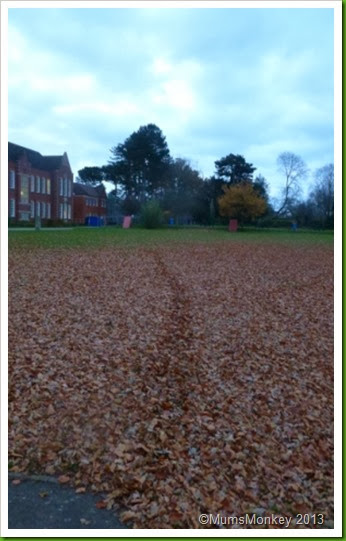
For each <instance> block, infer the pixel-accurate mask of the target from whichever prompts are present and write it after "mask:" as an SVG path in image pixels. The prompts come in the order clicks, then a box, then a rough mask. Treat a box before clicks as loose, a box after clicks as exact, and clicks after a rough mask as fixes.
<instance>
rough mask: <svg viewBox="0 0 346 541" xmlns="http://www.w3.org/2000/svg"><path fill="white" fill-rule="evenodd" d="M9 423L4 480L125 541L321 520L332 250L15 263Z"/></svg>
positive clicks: (327, 441)
mask: <svg viewBox="0 0 346 541" xmlns="http://www.w3.org/2000/svg"><path fill="white" fill-rule="evenodd" d="M9 420H10V425H9V460H10V461H11V466H12V471H29V472H34V473H47V474H55V475H58V476H60V477H61V478H62V479H63V481H64V483H71V484H73V485H74V486H75V487H76V489H77V491H78V492H83V491H84V490H85V489H87V490H90V489H92V490H95V491H103V492H105V493H106V494H107V497H106V499H105V503H104V505H106V506H108V508H111V507H113V506H114V505H117V504H121V506H122V508H124V509H126V511H125V512H124V513H123V515H122V519H123V520H124V521H128V522H129V523H130V524H133V526H134V527H136V528H139V527H144V528H172V527H174V528H201V527H205V526H201V525H200V524H199V522H198V516H199V514H200V513H214V514H216V513H223V514H225V515H238V516H240V515H242V514H244V513H251V512H253V511H255V512H256V511H257V512H260V511H259V510H262V512H266V513H272V512H274V513H276V514H281V515H286V516H294V515H295V514H296V513H323V514H324V515H325V517H326V520H328V521H332V520H333V253H332V249H331V248H329V247H323V246H316V247H314V246H309V247H302V246H301V247H294V246H285V245H282V244H281V245H268V244H267V245H259V244H256V245H250V244H247V245H241V244H240V243H239V244H234V245H232V244H228V243H227V244H219V245H203V244H200V245H194V246H186V245H185V246H184V245H181V246H174V247H172V246H153V247H150V248H149V247H147V248H143V247H142V248H133V249H129V250H127V249H124V248H118V249H104V250H101V249H100V250H89V251H75V252H72V251H71V250H69V251H53V250H52V251H49V250H35V251H32V252H30V253H28V252H25V251H24V250H14V251H12V252H11V253H10V255H9Z"/></svg>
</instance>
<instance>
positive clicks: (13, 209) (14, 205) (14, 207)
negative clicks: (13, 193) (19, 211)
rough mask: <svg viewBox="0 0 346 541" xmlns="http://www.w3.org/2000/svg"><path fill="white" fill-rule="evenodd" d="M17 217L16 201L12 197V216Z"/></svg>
mask: <svg viewBox="0 0 346 541" xmlns="http://www.w3.org/2000/svg"><path fill="white" fill-rule="evenodd" d="M15 217H16V202H15V200H14V199H10V218H15Z"/></svg>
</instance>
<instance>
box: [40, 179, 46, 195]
mask: <svg viewBox="0 0 346 541" xmlns="http://www.w3.org/2000/svg"><path fill="white" fill-rule="evenodd" d="M41 193H46V179H45V178H44V177H41Z"/></svg>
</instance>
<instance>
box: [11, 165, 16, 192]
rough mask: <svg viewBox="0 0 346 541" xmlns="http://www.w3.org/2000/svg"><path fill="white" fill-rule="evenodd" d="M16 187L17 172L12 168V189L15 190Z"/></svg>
mask: <svg viewBox="0 0 346 541" xmlns="http://www.w3.org/2000/svg"><path fill="white" fill-rule="evenodd" d="M15 187H16V173H15V171H13V170H12V169H10V188H11V190H14V189H15Z"/></svg>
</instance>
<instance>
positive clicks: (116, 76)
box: [8, 2, 334, 196]
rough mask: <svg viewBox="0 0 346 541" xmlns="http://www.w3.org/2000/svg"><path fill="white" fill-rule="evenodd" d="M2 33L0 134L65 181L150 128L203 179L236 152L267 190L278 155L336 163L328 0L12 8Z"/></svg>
mask: <svg viewBox="0 0 346 541" xmlns="http://www.w3.org/2000/svg"><path fill="white" fill-rule="evenodd" d="M313 4H314V3H313V2H312V5H313ZM43 5H45V4H43ZM46 5H47V4H46ZM61 5H62V6H63V5H64V3H62V4H61ZM65 5H66V4H65ZM259 5H260V4H259ZM272 5H273V6H275V5H276V6H278V3H276V2H272ZM8 36H9V46H8V61H9V79H8V84H9V86H8V90H9V140H10V141H11V142H13V143H17V144H19V145H23V146H27V147H29V148H32V149H34V150H37V151H39V152H41V154H46V155H48V154H62V153H63V152H64V151H66V152H67V154H68V157H69V160H70V163H71V167H72V170H73V172H74V174H75V175H77V173H78V170H79V169H81V168H83V167H85V166H91V165H99V166H101V165H104V164H106V163H107V162H108V160H109V158H110V152H109V150H110V148H111V147H113V146H116V145H117V144H118V143H122V142H124V140H125V139H126V138H127V137H128V136H129V135H130V134H131V133H132V132H134V131H136V130H138V128H139V127H140V126H142V125H145V124H148V123H155V124H157V126H159V128H160V129H161V130H162V132H163V134H164V135H165V137H166V139H167V143H168V146H169V149H170V152H171V155H172V156H173V157H183V158H187V159H189V160H190V161H191V163H192V165H193V166H194V167H195V168H197V169H198V170H199V171H200V172H201V173H202V175H203V176H205V177H206V176H209V175H211V174H213V173H214V170H215V167H214V162H215V160H218V159H220V158H221V157H224V156H226V155H227V154H229V153H233V154H241V155H243V156H244V157H245V159H246V160H247V161H248V162H250V163H253V165H254V166H255V167H256V168H257V171H256V172H255V174H259V173H260V174H262V175H264V176H265V177H266V179H267V181H268V182H269V185H270V192H271V195H272V196H276V195H277V194H278V190H279V187H280V185H281V184H282V178H281V177H280V175H279V174H278V172H277V168H276V159H277V156H278V155H279V154H280V153H281V152H284V151H291V152H294V153H296V154H299V155H300V156H301V157H302V158H303V159H304V160H305V162H306V163H307V165H308V167H309V168H310V169H311V170H312V171H313V170H314V169H316V168H318V167H322V166H323V165H325V164H327V163H332V162H333V161H334V160H333V39H334V38H333V9H332V8H329V9H328V8H322V9H319V8H316V7H314V8H310V9H303V8H279V7H277V8H272V9H268V8H249V9H246V8H240V9H236V8H232V7H229V8H226V9H217V8H209V9H208V8H204V9H201V8H194V9H192V8H190V9H184V8H172V9H167V8H165V9H160V8H155V9H149V8H135V9H126V8H125V9H124V8H122V9H119V8H106V9H102V8H97V7H96V8H94V9H87V8H77V9H72V8H63V7H62V8H54V9H47V8H43V9H42V8H41V9H36V8H35V9H34V8H10V9H9V27H8ZM307 182H309V181H307Z"/></svg>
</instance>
